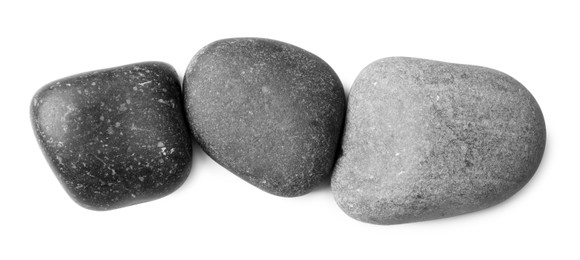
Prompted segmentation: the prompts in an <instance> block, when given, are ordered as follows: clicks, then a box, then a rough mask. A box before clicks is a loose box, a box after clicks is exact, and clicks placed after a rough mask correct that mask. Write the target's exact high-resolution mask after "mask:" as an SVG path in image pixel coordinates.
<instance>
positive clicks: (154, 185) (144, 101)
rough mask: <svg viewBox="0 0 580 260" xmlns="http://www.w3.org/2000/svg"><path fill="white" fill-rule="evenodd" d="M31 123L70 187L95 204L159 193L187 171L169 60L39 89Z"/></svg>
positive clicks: (186, 139)
mask: <svg viewBox="0 0 580 260" xmlns="http://www.w3.org/2000/svg"><path fill="white" fill-rule="evenodd" d="M31 116H32V124H33V127H34V130H35V134H36V137H37V139H38V142H39V144H40V147H41V149H42V151H43V152H44V155H45V156H46V159H47V160H48V162H49V164H50V166H51V167H52V169H53V171H54V173H55V174H56V176H57V177H58V179H59V181H60V182H61V184H62V185H63V187H64V188H65V189H66V191H67V192H68V194H69V195H70V196H71V197H72V198H73V200H75V201H76V202H77V203H78V204H80V205H81V206H84V207H86V208H89V209H94V210H108V209H114V208H119V207H124V206H128V205H132V204H136V203H140V202H145V201H149V200H153V199H156V198H159V197H162V196H165V195H167V194H169V193H171V192H172V191H174V190H176V189H177V188H178V187H179V186H180V185H181V184H182V183H183V182H184V181H185V179H186V178H187V176H188V174H189V169H190V167H191V158H192V154H191V152H192V151H191V149H192V147H191V146H192V140H191V136H190V133H189V129H188V127H187V123H186V122H185V115H184V111H183V106H182V98H181V88H180V84H179V80H178V77H177V74H176V72H175V70H174V69H173V67H171V66H170V65H168V64H165V63H160V62H145V63H138V64H132V65H126V66H122V67H116V68H111V69H105V70H99V71H93V72H87V73H83V74H79V75H74V76H71V77H67V78H64V79H60V80H57V81H54V82H52V83H49V84H48V85H46V86H44V87H43V88H42V89H40V90H39V91H38V92H37V93H36V95H35V96H34V98H33V100H32V105H31Z"/></svg>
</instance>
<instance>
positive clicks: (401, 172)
mask: <svg viewBox="0 0 580 260" xmlns="http://www.w3.org/2000/svg"><path fill="white" fill-rule="evenodd" d="M403 173H405V171H400V172H399V173H397V176H399V175H401V174H403Z"/></svg>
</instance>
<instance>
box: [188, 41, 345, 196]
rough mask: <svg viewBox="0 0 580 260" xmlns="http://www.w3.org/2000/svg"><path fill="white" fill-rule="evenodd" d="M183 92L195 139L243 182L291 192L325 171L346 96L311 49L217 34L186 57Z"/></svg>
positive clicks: (337, 135) (329, 167) (305, 189)
mask: <svg viewBox="0 0 580 260" xmlns="http://www.w3.org/2000/svg"><path fill="white" fill-rule="evenodd" d="M184 93H185V101H186V111H187V116H188V119H189V122H190V126H191V130H192V132H193V134H194V136H195V138H196V139H197V141H198V142H199V144H200V146H201V147H202V148H203V150H204V151H205V152H206V153H207V154H208V155H209V156H210V157H212V158H213V159H214V160H215V161H216V162H218V163H219V164H221V165H222V166H224V167H225V168H227V169H228V170H230V171H231V172H233V173H234V174H236V175H238V176H239V177H241V178H242V179H244V180H246V181H247V182H249V183H251V184H253V185H255V186H257V187H259V188H261V189H262V190H264V191H267V192H269V193H272V194H275V195H279V196H288V197H291V196H299V195H302V194H305V193H307V192H309V191H310V190H311V189H312V188H313V187H314V186H315V185H317V184H318V183H319V182H320V181H321V179H323V178H324V177H325V176H328V175H329V174H330V173H331V171H332V167H333V165H334V161H335V152H336V150H337V148H338V147H337V146H338V141H339V138H340V133H341V130H342V124H343V120H344V113H345V110H346V108H345V103H346V102H345V95H344V89H343V88H342V84H341V83H340V80H339V78H338V76H337V75H336V74H335V73H334V71H333V70H332V68H330V66H329V65H328V64H326V63H325V62H324V61H323V60H321V59H320V58H318V57H317V56H315V55H314V54H312V53H309V52H307V51H305V50H303V49H300V48H298V47H295V46H292V45H290V44H286V43H283V42H278V41H274V40H268V39H259V38H239V39H225V40H220V41H216V42H214V43H211V44H209V45H208V46H206V47H204V48H203V49H202V50H200V51H199V52H198V53H197V54H196V55H195V56H194V57H193V59H192V60H191V62H190V64H189V66H188V68H187V71H186V73H185V78H184Z"/></svg>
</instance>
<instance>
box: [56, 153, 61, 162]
mask: <svg viewBox="0 0 580 260" xmlns="http://www.w3.org/2000/svg"><path fill="white" fill-rule="evenodd" d="M56 160H57V161H58V164H62V157H60V156H59V155H57V156H56Z"/></svg>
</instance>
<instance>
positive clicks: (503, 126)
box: [331, 58, 546, 224]
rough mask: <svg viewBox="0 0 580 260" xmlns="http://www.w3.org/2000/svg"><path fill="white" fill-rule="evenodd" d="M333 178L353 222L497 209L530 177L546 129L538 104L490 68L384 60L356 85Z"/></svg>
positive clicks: (399, 220) (365, 72)
mask: <svg viewBox="0 0 580 260" xmlns="http://www.w3.org/2000/svg"><path fill="white" fill-rule="evenodd" d="M345 124H346V126H345V132H344V136H343V144H342V154H341V156H340V157H339V159H338V162H337V165H336V167H335V170H334V173H333V176H332V182H331V186H332V191H333V194H334V197H335V199H336V201H337V203H338V205H339V206H340V207H341V208H342V210H343V211H344V212H346V213H347V214H348V215H350V216H351V217H353V218H355V219H358V220H361V221H364V222H370V223H375V224H398V223H406V222H414V221H423V220H430V219H437V218H442V217H449V216H454V215H459V214H464V213H468V212H473V211H476V210H480V209H484V208H487V207H490V206H493V205H495V204H497V203H500V202H502V201H504V200H506V199H507V198H509V197H510V196H512V195H513V194H514V193H516V192H517V191H518V190H520V189H521V188H522V187H523V186H524V185H525V184H526V183H527V182H528V181H529V180H530V178H531V177H532V176H533V174H534V172H535V171H536V169H537V168H538V166H539V164H540V161H541V158H542V154H543V152H544V147H545V140H546V129H545V124H544V118H543V116H542V112H541V110H540V107H539V106H538V104H537V102H536V101H535V99H534V98H533V96H532V95H531V94H530V92H528V91H527V90H526V88H525V87H524V86H523V85H521V84H520V83H519V82H517V81H516V80H515V79H513V78H512V77H510V76H508V75H506V74H504V73H502V72H499V71H496V70H492V69H488V68H483V67H477V66H469V65H459V64H451V63H444V62H438V61H431V60H423V59H415V58H386V59H381V60H378V61H376V62H374V63H372V64H370V65H369V66H367V67H366V68H365V69H364V70H363V71H362V72H361V73H360V75H359V76H358V78H357V79H356V80H355V82H354V84H353V86H352V89H351V94H350V98H349V103H348V112H347V118H346V123H345Z"/></svg>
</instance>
